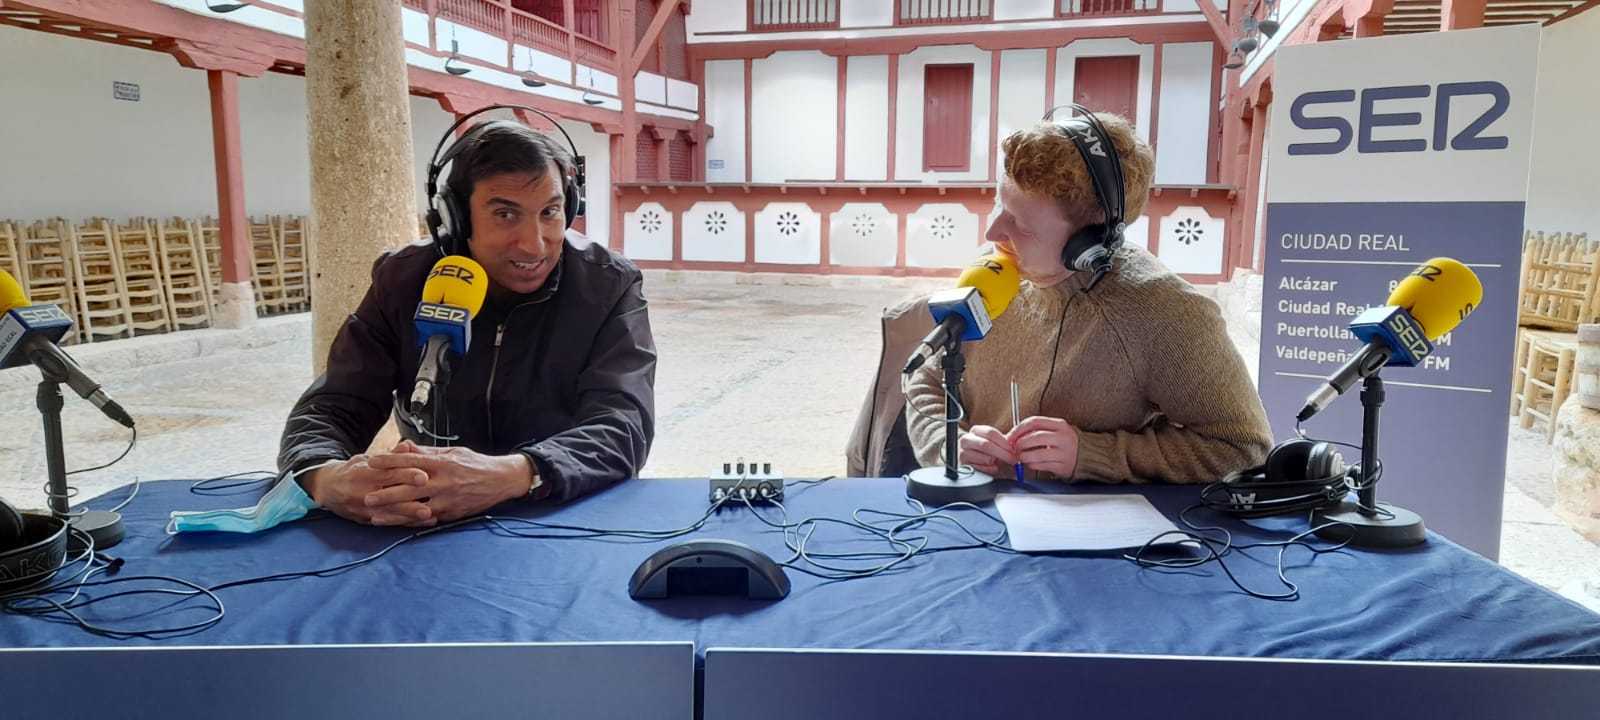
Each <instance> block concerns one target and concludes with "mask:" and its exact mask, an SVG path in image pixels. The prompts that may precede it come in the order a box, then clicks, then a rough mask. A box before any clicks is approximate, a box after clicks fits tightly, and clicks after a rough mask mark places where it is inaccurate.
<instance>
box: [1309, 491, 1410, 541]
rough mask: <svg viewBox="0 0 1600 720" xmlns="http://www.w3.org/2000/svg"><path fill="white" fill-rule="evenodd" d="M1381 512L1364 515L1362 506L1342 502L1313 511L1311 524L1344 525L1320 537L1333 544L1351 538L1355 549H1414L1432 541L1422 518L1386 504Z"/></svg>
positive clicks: (1328, 529) (1331, 529)
mask: <svg viewBox="0 0 1600 720" xmlns="http://www.w3.org/2000/svg"><path fill="white" fill-rule="evenodd" d="M1378 509H1379V512H1378V513H1377V514H1375V515H1367V514H1364V513H1362V512H1361V506H1360V505H1359V504H1357V503H1353V502H1342V503H1339V504H1338V505H1335V506H1333V507H1329V508H1322V509H1319V510H1316V511H1315V512H1313V513H1312V516H1311V523H1312V525H1315V526H1321V525H1324V524H1327V523H1343V525H1333V526H1330V527H1326V528H1323V529H1321V530H1318V531H1317V536H1318V537H1321V538H1322V539H1324V540H1330V541H1333V542H1342V541H1343V540H1345V539H1346V538H1349V539H1350V543H1349V544H1350V545H1351V546H1353V547H1362V548H1400V547H1410V546H1412V545H1420V544H1421V543H1423V542H1424V541H1426V540H1427V539H1428V534H1427V531H1426V529H1424V528H1423V526H1422V516H1421V515H1418V514H1416V513H1414V512H1411V511H1410V510H1407V509H1405V508H1402V507H1395V506H1394V505H1390V504H1389V503H1383V502H1381V503H1378ZM1352 530H1353V531H1354V532H1355V535H1354V536H1353V537H1352V536H1351V534H1350V533H1351V531H1352Z"/></svg>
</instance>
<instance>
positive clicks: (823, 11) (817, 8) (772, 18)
mask: <svg viewBox="0 0 1600 720" xmlns="http://www.w3.org/2000/svg"><path fill="white" fill-rule="evenodd" d="M746 17H749V18H750V21H749V27H750V31H751V32H786V31H790V30H833V29H835V28H838V27H839V0H750V14H749V15H747V16H746Z"/></svg>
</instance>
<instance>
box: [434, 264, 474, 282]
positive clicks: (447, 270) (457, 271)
mask: <svg viewBox="0 0 1600 720" xmlns="http://www.w3.org/2000/svg"><path fill="white" fill-rule="evenodd" d="M436 277H453V278H460V279H461V281H462V282H465V283H471V282H472V281H473V279H474V278H476V277H477V276H476V275H473V274H472V270H471V268H465V267H462V266H460V265H451V264H447V263H440V264H438V265H435V266H434V267H433V272H430V273H428V279H430V280H431V279H433V278H436Z"/></svg>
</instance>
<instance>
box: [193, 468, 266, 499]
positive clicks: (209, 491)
mask: <svg viewBox="0 0 1600 720" xmlns="http://www.w3.org/2000/svg"><path fill="white" fill-rule="evenodd" d="M247 475H259V476H260V477H248V478H247V477H246V476H247ZM279 477H282V476H281V475H279V474H278V473H277V472H274V471H272V470H246V471H245V472H237V473H232V474H230V475H218V476H216V477H212V478H206V479H204V480H196V481H194V482H193V483H191V484H190V485H189V492H191V493H194V494H196V495H223V494H236V493H226V492H225V491H227V490H236V489H239V488H249V487H253V486H255V485H258V484H260V483H264V482H269V481H274V480H277V479H278V478H279ZM224 480H233V481H234V482H222V481H224Z"/></svg>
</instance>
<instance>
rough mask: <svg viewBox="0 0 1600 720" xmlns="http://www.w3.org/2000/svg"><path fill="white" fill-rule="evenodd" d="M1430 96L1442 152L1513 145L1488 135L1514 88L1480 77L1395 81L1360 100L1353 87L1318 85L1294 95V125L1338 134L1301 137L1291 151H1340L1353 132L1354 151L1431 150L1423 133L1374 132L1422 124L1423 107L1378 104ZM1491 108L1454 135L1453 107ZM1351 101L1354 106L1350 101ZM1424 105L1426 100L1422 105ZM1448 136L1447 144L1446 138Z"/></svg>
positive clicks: (1362, 95)
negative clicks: (1417, 82) (1320, 139)
mask: <svg viewBox="0 0 1600 720" xmlns="http://www.w3.org/2000/svg"><path fill="white" fill-rule="evenodd" d="M1430 95H1432V96H1433V98H1434V100H1433V149H1434V150H1435V151H1442V150H1445V149H1446V148H1448V149H1450V150H1504V149H1506V148H1507V147H1509V146H1510V144H1511V140H1510V138H1508V137H1506V136H1505V135H1484V134H1483V133H1484V131H1486V130H1489V129H1490V127H1491V126H1493V125H1494V123H1495V121H1497V120H1499V119H1500V118H1501V116H1503V115H1505V113H1506V110H1507V109H1508V108H1510V107H1511V92H1510V91H1509V90H1507V89H1506V86H1505V85H1502V84H1500V83H1498V82H1494V81H1492V80H1486V81H1482V82H1460V83H1441V84H1440V85H1439V86H1438V87H1437V89H1435V88H1434V87H1433V86H1429V85H1395V86H1392V87H1375V88H1366V89H1364V90H1362V91H1361V92H1360V102H1359V103H1357V102H1356V97H1357V92H1356V91H1355V90H1314V91H1311V92H1306V93H1301V94H1300V95H1299V96H1297V97H1295V99H1294V102H1293V103H1292V104H1291V105H1290V107H1289V120H1290V121H1291V122H1293V123H1294V126H1295V127H1296V128H1299V129H1301V130H1308V131H1327V130H1332V131H1334V132H1336V133H1338V137H1337V138H1335V139H1333V140H1328V141H1326V142H1300V143H1290V144H1289V147H1288V152H1289V154H1290V155H1337V154H1339V153H1342V152H1344V151H1345V150H1348V149H1349V148H1350V141H1351V138H1352V136H1354V137H1355V141H1356V142H1355V144H1356V152H1357V153H1362V154H1369V153H1401V152H1424V151H1426V150H1427V149H1428V140H1427V139H1425V138H1421V137H1408V138H1395V139H1388V140H1378V139H1375V138H1374V137H1373V130H1374V129H1375V128H1403V127H1410V126H1421V125H1423V114H1422V113H1420V112H1397V111H1394V110H1390V111H1383V112H1380V111H1379V109H1378V107H1377V105H1378V103H1380V102H1388V103H1389V106H1390V107H1391V108H1393V107H1396V106H1397V105H1400V104H1399V102H1398V101H1402V100H1422V99H1425V98H1427V97H1428V96H1430ZM1466 98H1472V99H1473V100H1472V102H1470V103H1466V102H1463V103H1458V102H1456V101H1457V100H1461V99H1466ZM1484 98H1487V99H1488V101H1489V102H1488V107H1487V108H1486V109H1484V110H1482V111H1481V112H1480V114H1479V115H1478V116H1477V117H1476V118H1474V119H1473V120H1472V121H1471V122H1470V123H1468V124H1467V126H1466V127H1464V128H1462V129H1461V132H1458V133H1456V134H1455V136H1454V137H1451V136H1450V125H1451V123H1450V117H1451V111H1452V109H1453V108H1460V107H1462V106H1465V107H1466V108H1468V109H1475V108H1477V107H1481V106H1482V105H1484V104H1485V101H1484ZM1352 104H1353V105H1352ZM1418 105H1419V104H1417V103H1412V104H1410V105H1400V106H1401V107H1409V108H1417V107H1418ZM1421 107H1426V105H1421ZM1352 113H1353V114H1354V115H1355V118H1354V122H1355V125H1354V126H1353V127H1352V125H1351V119H1350V118H1348V117H1347V115H1350V114H1352ZM1386 134H1388V135H1390V136H1391V137H1394V136H1395V135H1398V134H1399V132H1398V131H1394V130H1391V131H1388V132H1387V133H1386ZM1447 141H1448V143H1447Z"/></svg>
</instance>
